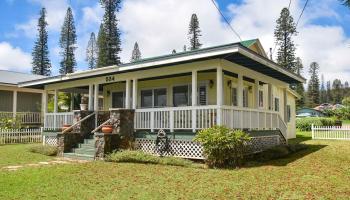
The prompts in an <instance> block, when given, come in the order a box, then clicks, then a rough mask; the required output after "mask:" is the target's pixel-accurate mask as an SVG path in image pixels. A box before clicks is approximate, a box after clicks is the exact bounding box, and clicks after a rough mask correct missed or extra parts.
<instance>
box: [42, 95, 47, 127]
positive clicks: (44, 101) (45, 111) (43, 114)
mask: <svg viewBox="0 0 350 200" xmlns="http://www.w3.org/2000/svg"><path fill="white" fill-rule="evenodd" d="M46 113H47V90H44V92H43V93H42V94H41V114H42V119H44V121H43V122H44V127H46V126H47V125H46V117H45V114H46Z"/></svg>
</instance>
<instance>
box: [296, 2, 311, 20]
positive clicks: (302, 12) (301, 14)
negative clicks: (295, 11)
mask: <svg viewBox="0 0 350 200" xmlns="http://www.w3.org/2000/svg"><path fill="white" fill-rule="evenodd" d="M307 3H309V0H306V2H305V5H304V8H303V10H302V11H301V13H300V16H299V18H298V21H297V24H296V27H298V24H299V21H300V19H301V16H303V14H304V11H305V8H306V6H307Z"/></svg>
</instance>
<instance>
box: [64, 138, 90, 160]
mask: <svg viewBox="0 0 350 200" xmlns="http://www.w3.org/2000/svg"><path fill="white" fill-rule="evenodd" d="M63 157H65V158H71V159H78V160H94V158H95V140H94V139H84V143H83V144H79V146H78V148H74V149H73V152H71V153H64V154H63Z"/></svg>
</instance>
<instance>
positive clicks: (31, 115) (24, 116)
mask: <svg viewBox="0 0 350 200" xmlns="http://www.w3.org/2000/svg"><path fill="white" fill-rule="evenodd" d="M13 117H16V119H18V120H20V122H21V123H22V124H41V123H42V120H41V113H40V112H17V113H16V115H14V114H13V112H0V119H5V118H6V119H11V118H13Z"/></svg>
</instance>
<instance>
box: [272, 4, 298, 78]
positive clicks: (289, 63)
mask: <svg viewBox="0 0 350 200" xmlns="http://www.w3.org/2000/svg"><path fill="white" fill-rule="evenodd" d="M276 23H277V25H276V28H275V32H274V36H275V40H276V44H277V45H278V51H277V63H278V64H279V65H281V66H282V67H284V68H286V69H288V70H291V71H292V72H296V70H297V69H296V67H295V63H296V59H295V50H296V48H295V45H294V42H293V40H292V37H293V36H295V35H297V33H298V32H297V30H296V25H295V23H294V20H293V17H292V16H291V15H290V13H289V10H288V8H283V9H282V12H281V16H280V17H279V18H278V19H277V21H276Z"/></svg>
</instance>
